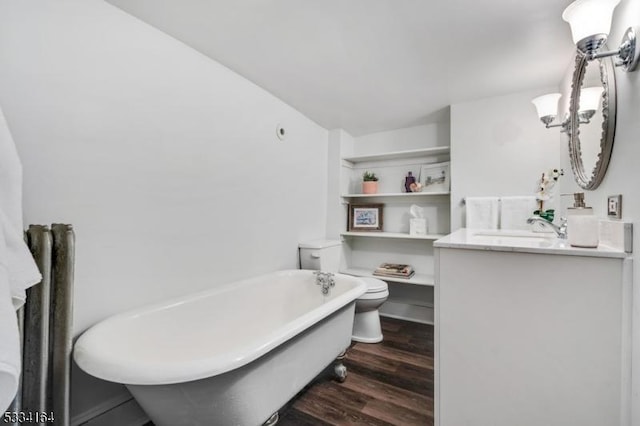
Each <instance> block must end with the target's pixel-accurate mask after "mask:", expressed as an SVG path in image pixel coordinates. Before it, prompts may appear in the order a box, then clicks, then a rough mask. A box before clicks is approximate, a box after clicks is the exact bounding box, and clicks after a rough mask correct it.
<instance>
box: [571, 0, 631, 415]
mask: <svg viewBox="0 0 640 426" xmlns="http://www.w3.org/2000/svg"><path fill="white" fill-rule="evenodd" d="M638 17H640V0H623V1H622V2H621V3H620V4H619V5H618V7H617V8H616V11H615V14H614V17H613V26H612V28H611V33H610V35H609V40H610V41H609V43H608V44H609V47H610V48H612V49H613V48H616V47H617V46H618V43H619V42H620V39H621V38H622V34H623V33H624V31H625V30H626V28H627V27H628V26H637V25H638V24H640V20H639V18H638ZM572 72H573V69H569V70H567V74H570V73H572ZM615 74H616V85H617V99H618V105H617V106H618V113H617V122H616V136H615V141H614V145H613V153H612V156H611V162H610V163H609V169H608V171H607V174H606V176H605V178H604V180H603V181H602V184H601V185H600V186H599V187H598V188H597V189H596V190H594V191H584V192H585V199H586V201H587V203H588V204H589V205H590V206H592V207H593V209H594V213H595V214H596V215H598V216H601V217H604V216H606V202H607V196H609V195H615V194H622V219H623V220H625V221H627V222H634V220H637V218H638V217H640V193H639V192H638V183H639V182H640V167H638V162H639V161H640V143H638V135H639V134H640V120H638V116H640V70H637V71H635V72H633V73H626V72H624V71H622V70H620V69H616V71H615ZM570 78H571V77H570V75H569V76H567V78H566V79H565V81H566V80H567V79H568V80H569V81H570ZM569 87H570V86H569V85H568V84H565V85H564V89H565V95H567V96H568V89H569ZM563 166H564V168H565V169H566V170H570V165H569V157H568V154H567V152H565V151H564V150H563ZM561 190H562V192H574V191H576V190H580V191H581V192H582V191H583V190H581V189H579V187H578V186H577V185H576V184H575V183H574V181H573V179H565V180H564V181H563V185H562V186H561ZM569 201H570V200H566V201H565V204H566V203H567V202H569ZM639 238H640V224H638V223H637V222H636V223H635V224H634V233H633V239H634V242H635V244H634V245H635V250H634V251H635V253H634V255H633V259H634V263H635V265H636V266H635V267H634V277H633V282H634V300H633V304H634V309H633V315H634V318H633V358H632V359H633V365H632V371H633V377H632V390H633V393H632V395H633V396H632V419H633V422H632V424H633V425H640V266H639V265H640V250H639V249H638V247H639V241H640V239H639Z"/></svg>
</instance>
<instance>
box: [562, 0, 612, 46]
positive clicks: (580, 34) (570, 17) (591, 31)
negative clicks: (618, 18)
mask: <svg viewBox="0 0 640 426" xmlns="http://www.w3.org/2000/svg"><path fill="white" fill-rule="evenodd" d="M618 3H620V0H576V1H574V2H573V3H571V4H570V5H569V6H567V8H566V9H565V10H564V12H562V19H564V20H565V21H567V22H568V23H569V25H570V26H571V35H572V37H573V42H574V43H575V44H576V45H577V44H578V42H579V41H581V40H584V39H586V38H587V37H592V36H596V35H604V36H605V37H606V36H608V35H609V31H610V29H611V19H612V18H613V9H615V7H616V6H617V5H618Z"/></svg>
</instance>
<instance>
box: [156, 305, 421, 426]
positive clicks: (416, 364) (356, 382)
mask: <svg viewBox="0 0 640 426" xmlns="http://www.w3.org/2000/svg"><path fill="white" fill-rule="evenodd" d="M382 332H383V334H384V341H383V342H382V343H376V344H367V343H354V344H352V345H351V347H350V348H349V350H348V351H347V359H346V360H345V365H346V366H347V368H348V376H347V380H345V382H344V383H338V382H337V381H335V380H334V379H333V373H332V372H333V368H329V369H327V370H326V371H325V372H324V373H323V374H321V375H320V376H318V377H317V378H316V380H314V382H312V383H311V384H310V385H309V386H307V387H306V388H305V390H303V391H302V392H300V393H299V394H298V395H297V396H296V397H295V398H294V399H293V400H292V401H290V402H289V403H288V404H287V406H286V407H285V408H283V409H282V410H280V421H279V422H278V426H316V425H317V426H326V425H371V426H380V425H386V426H388V425H398V426H414V425H415V426H432V425H433V326H431V325H425V324H418V323H413V322H408V321H401V320H395V319H391V318H384V317H383V318H382ZM145 426H153V423H151V422H149V423H147V424H146V425H145Z"/></svg>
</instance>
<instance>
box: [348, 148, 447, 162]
mask: <svg viewBox="0 0 640 426" xmlns="http://www.w3.org/2000/svg"><path fill="white" fill-rule="evenodd" d="M449 152H450V148H449V147H448V146H437V147H434V148H423V149H412V150H409V151H392V152H386V153H384V154H371V155H358V156H354V157H345V158H343V160H346V161H349V162H350V163H364V162H366V161H384V160H398V159H403V158H415V157H427V156H434V157H435V156H438V155H445V154H449Z"/></svg>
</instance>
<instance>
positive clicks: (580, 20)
mask: <svg viewBox="0 0 640 426" xmlns="http://www.w3.org/2000/svg"><path fill="white" fill-rule="evenodd" d="M618 3H620V0H576V1H574V2H573V3H571V4H570V5H569V6H568V7H567V8H566V9H565V10H564V12H563V13H562V19H564V20H565V21H567V22H568V23H569V25H570V26H571V35H572V37H573V42H574V43H575V44H576V46H577V48H578V51H579V52H580V53H581V54H583V55H584V56H586V58H587V59H588V60H590V61H592V60H594V59H598V58H605V57H608V56H616V57H617V59H618V60H617V62H616V66H619V67H622V69H624V70H625V71H627V72H630V71H635V69H636V67H637V65H638V57H639V55H638V50H637V49H636V30H635V29H634V28H633V27H629V28H627V31H626V32H625V33H624V36H623V37H622V42H621V43H620V47H618V49H617V50H610V51H606V52H600V51H599V49H600V48H601V47H602V46H603V45H604V44H605V43H606V41H607V37H608V36H609V30H610V29H611V20H612V18H613V9H615V7H616V6H617V5H618Z"/></svg>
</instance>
